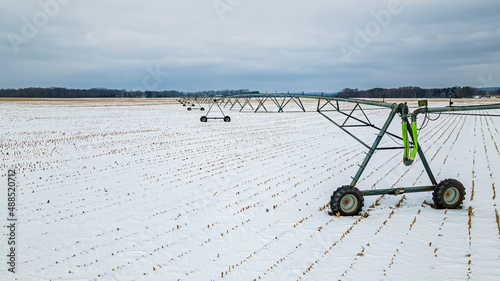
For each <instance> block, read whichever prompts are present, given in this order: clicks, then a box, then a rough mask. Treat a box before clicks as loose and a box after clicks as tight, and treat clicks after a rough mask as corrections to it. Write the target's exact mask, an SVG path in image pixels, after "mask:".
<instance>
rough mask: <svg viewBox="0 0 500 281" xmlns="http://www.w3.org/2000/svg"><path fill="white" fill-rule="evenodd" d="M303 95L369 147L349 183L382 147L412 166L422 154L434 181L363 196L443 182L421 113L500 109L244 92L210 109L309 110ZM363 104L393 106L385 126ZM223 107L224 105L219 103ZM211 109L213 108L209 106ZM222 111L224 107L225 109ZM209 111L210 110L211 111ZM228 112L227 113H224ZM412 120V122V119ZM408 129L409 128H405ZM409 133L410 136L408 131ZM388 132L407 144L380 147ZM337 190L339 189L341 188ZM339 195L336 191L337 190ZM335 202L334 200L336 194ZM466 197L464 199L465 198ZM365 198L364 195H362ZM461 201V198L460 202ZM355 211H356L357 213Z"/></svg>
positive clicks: (420, 188)
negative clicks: (419, 125) (364, 136)
mask: <svg viewBox="0 0 500 281" xmlns="http://www.w3.org/2000/svg"><path fill="white" fill-rule="evenodd" d="M240 99H241V100H243V104H242V103H241V102H240ZM252 99H255V100H256V101H257V106H256V107H255V108H254V107H253V106H252V104H251V101H252ZM301 99H316V100H317V101H318V103H317V107H316V112H318V113H319V114H320V115H322V116H323V117H324V118H326V119H327V120H328V121H329V122H331V123H332V124H334V125H335V126H336V127H338V128H340V129H341V130H342V131H343V132H345V133H346V134H347V135H349V136H351V137H352V138H354V139H355V140H356V141H358V142H359V143H360V144H362V145H363V146H364V147H365V148H367V149H368V152H367V153H366V156H365V158H364V160H363V162H362V163H361V165H359V168H358V170H357V172H356V174H355V175H354V177H351V178H352V181H351V183H350V184H349V187H352V188H355V187H356V185H357V183H358V181H359V179H360V178H361V175H362V174H363V172H364V170H365V169H366V167H367V165H368V163H369V162H370V160H371V158H372V156H373V155H374V153H375V152H376V151H380V150H404V151H405V153H404V159H403V163H404V164H405V165H406V166H409V165H411V164H412V163H413V160H414V155H416V154H418V156H419V158H420V160H421V163H422V165H423V166H424V169H425V172H426V173H427V176H428V178H429V180H430V182H431V185H426V186H410V187H396V188H385V189H370V190H362V191H360V193H361V194H362V196H371V195H382V194H392V195H399V194H403V193H414V192H425V191H432V190H436V189H437V187H438V186H439V184H438V182H437V181H436V178H435V177H434V174H433V173H432V169H431V167H430V165H429V163H428V161H427V159H426V157H425V154H424V152H423V149H422V146H421V145H419V144H418V136H417V130H416V122H417V118H418V115H419V114H424V113H425V114H427V113H441V112H453V111H471V110H491V109H500V104H490V105H475V106H449V107H436V108H429V107H427V103H424V104H425V106H422V107H419V108H418V109H416V110H414V111H413V112H410V110H409V108H408V105H407V104H406V103H399V104H396V103H387V102H379V101H370V100H364V99H349V98H338V97H323V96H315V95H294V94H244V95H235V96H228V97H225V98H222V99H221V100H220V101H217V100H214V103H213V104H212V105H211V107H210V109H211V108H212V107H213V105H214V104H217V105H218V106H219V102H220V103H224V102H225V105H224V107H225V106H227V105H228V104H231V108H230V110H232V109H233V108H234V107H235V106H236V105H239V111H240V112H241V111H242V110H243V109H244V108H245V107H246V106H249V107H250V108H251V109H252V110H253V111H254V112H258V111H259V110H260V109H263V110H264V111H265V112H269V111H268V109H267V108H266V106H265V103H266V102H267V101H271V102H272V104H274V105H275V106H276V107H277V112H284V110H285V107H286V106H287V105H288V104H289V103H290V102H291V101H294V102H295V104H296V105H297V106H298V107H299V108H300V109H301V111H303V112H307V110H306V108H305V107H304V104H303V103H302V101H301ZM344 103H349V104H353V105H354V106H353V107H352V108H350V109H349V110H347V111H346V110H344V109H342V107H341V105H343V104H344ZM363 106H375V107H379V108H386V109H388V110H390V112H389V114H388V116H387V119H386V120H385V122H384V124H383V125H382V127H378V126H376V125H375V124H373V123H372V122H371V121H370V119H369V118H368V115H367V114H366V111H365V110H364V109H363ZM219 108H220V106H219ZM209 112H210V110H209ZM221 112H222V109H221ZM327 112H336V113H339V114H341V115H343V116H345V117H346V118H345V120H344V121H343V122H342V123H339V122H336V121H334V120H333V119H332V118H330V117H329V116H328V115H327V114H326V113H327ZM355 112H361V114H362V117H356V116H354V113H355ZM207 114H208V113H207ZM223 114H224V113H223ZM396 115H399V116H400V118H401V122H402V124H403V130H404V131H403V136H399V135H396V134H393V133H391V132H389V131H388V128H389V126H390V125H391V123H392V122H393V121H394V118H395V117H396ZM410 120H411V122H410ZM349 121H351V123H352V121H354V122H355V123H356V124H348V122H349ZM405 124H411V126H405ZM351 127H369V128H372V129H374V130H376V131H378V134H377V136H376V138H375V139H374V140H373V142H372V143H371V144H368V143H365V142H364V141H362V140H361V139H360V138H358V137H356V136H355V135H354V134H353V133H352V132H351V131H349V130H348V129H349V128H351ZM405 131H406V132H405ZM406 134H407V135H408V136H407V135H406ZM385 135H390V136H391V137H392V138H395V139H398V140H401V141H403V143H404V146H396V147H380V143H381V141H382V139H383V137H384V136H385ZM410 149H411V150H413V151H412V156H409V155H408V154H409V153H408V152H409V150H410ZM340 189H341V188H338V189H337V191H338V190H340ZM337 191H336V192H337ZM334 195H335V192H334ZM333 197H334V196H332V202H331V204H333V203H334V202H333V199H334V198H333ZM462 200H463V199H462ZM361 201H362V198H361ZM460 203H461V202H460ZM332 210H333V208H332ZM353 214H354V213H353Z"/></svg>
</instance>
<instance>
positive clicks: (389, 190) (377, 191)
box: [361, 185, 434, 196]
mask: <svg viewBox="0 0 500 281" xmlns="http://www.w3.org/2000/svg"><path fill="white" fill-rule="evenodd" d="M433 189H434V185H429V186H412V187H396V188H387V189H371V190H362V191H361V194H363V196H373V195H382V194H392V195H400V194H404V193H416V192H428V191H431V190H433Z"/></svg>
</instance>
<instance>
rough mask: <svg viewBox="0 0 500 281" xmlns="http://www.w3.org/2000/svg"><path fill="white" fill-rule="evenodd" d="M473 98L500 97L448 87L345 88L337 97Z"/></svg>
mask: <svg viewBox="0 0 500 281" xmlns="http://www.w3.org/2000/svg"><path fill="white" fill-rule="evenodd" d="M450 94H451V96H452V98H473V97H490V96H500V89H498V88H492V89H479V88H473V87H468V86H467V87H458V86H455V87H450V88H434V89H422V88H420V87H399V88H393V89H384V88H373V89H369V90H358V89H350V88H345V89H344V90H342V91H341V92H339V94H338V96H339V97H350V98H383V97H386V98H448V97H450Z"/></svg>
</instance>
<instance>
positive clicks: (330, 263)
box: [0, 99, 500, 280]
mask: <svg viewBox="0 0 500 281" xmlns="http://www.w3.org/2000/svg"><path fill="white" fill-rule="evenodd" d="M455 102H456V103H455V104H456V105H459V104H461V101H459V100H457V101H455ZM413 103H414V102H413ZM315 105H316V104H315V101H311V102H310V103H308V104H307V107H308V109H311V110H314V108H315ZM438 105H439V106H443V105H446V102H437V101H430V106H438ZM254 106H255V104H254ZM270 107H271V106H270ZM291 108H293V107H291ZM248 109H249V108H248ZM268 109H270V108H268ZM225 111H226V114H227V115H230V116H231V118H232V121H231V122H230V123H225V122H223V121H221V120H209V122H207V123H201V122H200V121H199V119H200V117H201V116H202V113H201V112H200V111H199V110H197V109H195V110H193V111H187V110H186V107H183V106H182V105H180V104H179V103H178V102H176V101H175V100H166V99H165V100H139V99H137V100H117V99H116V100H115V99H111V100H77V101H46V100H39V101H0V118H1V120H2V121H1V123H0V130H1V131H0V132H1V134H0V137H1V142H0V145H1V158H2V161H1V163H0V166H1V169H0V174H1V181H0V182H1V183H2V185H3V188H2V189H3V191H2V192H0V196H1V197H0V198H1V199H0V201H1V202H3V203H2V204H3V205H2V207H1V208H0V209H1V211H0V219H1V220H2V225H3V226H4V228H3V231H2V237H3V238H2V239H1V241H0V245H1V246H0V252H1V256H2V262H0V272H1V276H2V277H1V278H0V279H1V280H468V279H470V280H499V278H500V221H499V211H498V209H500V206H499V207H497V202H498V201H500V195H499V196H497V192H500V190H499V188H500V183H499V181H500V169H499V168H498V167H500V133H499V130H500V119H499V117H487V116H478V115H474V116H465V115H445V114H443V115H441V116H439V119H438V121H435V122H430V123H429V124H428V125H427V126H426V127H425V128H424V129H422V130H421V131H420V133H419V137H420V143H421V145H422V148H423V149H424V152H425V154H426V157H427V159H428V161H429V163H430V166H431V168H432V169H433V172H434V175H435V176H436V178H437V180H438V182H439V181H441V180H444V179H447V178H454V179H457V180H459V181H461V182H462V183H463V184H464V186H465V187H466V192H467V194H466V199H465V201H464V204H463V208H461V209H457V210H438V209H434V208H433V207H432V193H430V192H424V193H415V194H406V195H403V196H401V195H400V196H370V197H365V205H364V207H363V210H362V213H361V214H362V215H361V216H356V217H336V216H331V215H329V213H328V211H329V200H330V196H331V194H332V192H333V191H334V190H335V189H336V188H337V187H339V186H342V185H347V184H349V183H350V182H351V178H350V177H351V176H354V174H355V173H356V171H357V168H358V164H360V163H361V161H362V160H363V157H364V156H365V152H366V148H364V147H363V146H362V145H361V144H359V143H357V142H355V141H354V140H353V139H352V138H350V137H349V136H348V135H346V134H345V133H343V132H342V131H341V130H340V129H338V128H336V127H335V126H334V125H333V124H331V123H330V122H328V120H327V119H325V118H323V117H322V116H320V115H319V114H318V113H315V112H307V113H297V112H292V113H290V112H288V113H280V114H277V113H257V114H255V113H252V112H251V111H250V110H244V111H242V112H239V111H238V110H232V111H229V110H228V109H227V108H226V109H225ZM388 113H389V112H388V111H387V110H385V109H384V110H375V109H372V110H370V109H368V110H367V114H368V115H369V117H370V120H371V121H372V122H374V123H376V124H378V125H380V124H381V123H382V122H384V121H385V119H386V118H387V115H388ZM473 113H475V114H478V113H481V114H483V113H490V114H500V112H499V111H498V110H497V111H490V112H473ZM432 117H433V118H436V117H437V115H432ZM420 121H422V120H420ZM400 124H401V122H400V120H397V119H395V121H394V122H393V126H391V131H392V132H394V133H395V134H397V135H400V134H401V127H400V126H401V125H400ZM355 131H356V134H357V135H358V136H360V137H361V138H363V139H364V140H366V141H367V142H369V143H370V144H371V142H372V141H373V140H374V139H375V133H376V132H375V131H373V130H370V129H358V130H355ZM382 143H383V144H384V145H387V146H391V145H392V146H395V145H398V143H399V142H398V141H397V140H392V139H391V138H384V139H383V142H382ZM402 153H403V152H402V151H400V150H390V151H379V152H377V153H376V154H375V156H374V157H373V158H372V161H371V162H370V164H369V165H368V167H367V169H366V170H365V172H364V174H363V175H362V177H361V180H360V181H359V183H358V185H357V186H358V187H359V188H360V189H361V190H365V189H372V188H391V187H398V186H418V185H428V184H429V183H430V182H429V180H428V178H427V176H426V174H425V173H423V167H422V164H421V162H420V161H419V160H418V157H417V161H415V163H414V164H413V165H412V166H411V167H409V168H408V167H406V166H404V165H403V164H402V158H403V155H402ZM14 168H15V170H16V172H17V178H16V184H17V189H16V191H17V198H16V204H17V213H16V216H17V219H18V221H17V228H16V236H15V238H16V273H15V274H13V273H10V272H8V271H7V270H8V268H9V265H8V264H7V262H8V257H7V255H8V254H9V249H10V246H9V245H8V238H9V230H8V229H7V227H6V226H7V225H8V222H7V217H8V214H7V173H8V170H9V169H14Z"/></svg>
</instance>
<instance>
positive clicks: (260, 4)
mask: <svg viewBox="0 0 500 281" xmlns="http://www.w3.org/2000/svg"><path fill="white" fill-rule="evenodd" d="M0 3H1V7H2V8H1V10H0V26H1V29H0V38H1V40H0V63H1V68H0V88H21V87H52V86H54V87H67V88H94V87H105V88H112V89H127V90H133V89H143V90H170V89H172V90H180V91H198V90H208V89H240V88H246V89H250V90H259V91H269V92H274V91H294V92H295V91H306V92H311V91H325V92H336V91H340V90H342V89H344V88H347V87H349V88H359V89H368V88H373V87H400V86H420V87H426V88H429V87H447V86H454V85H459V86H467V85H470V86H474V87H487V86H500V18H499V15H500V1H498V0H479V1H463V0H441V1H430V0H399V1H398V0H383V1H374V0H351V1H328V0H307V1H306V0H183V1H180V0H176V1H173V0H163V1H159V0H155V1H153V0H143V1H126V0H99V1H98V0H85V1H83V0H40V1H38V0H36V1H16V0H0Z"/></svg>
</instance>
